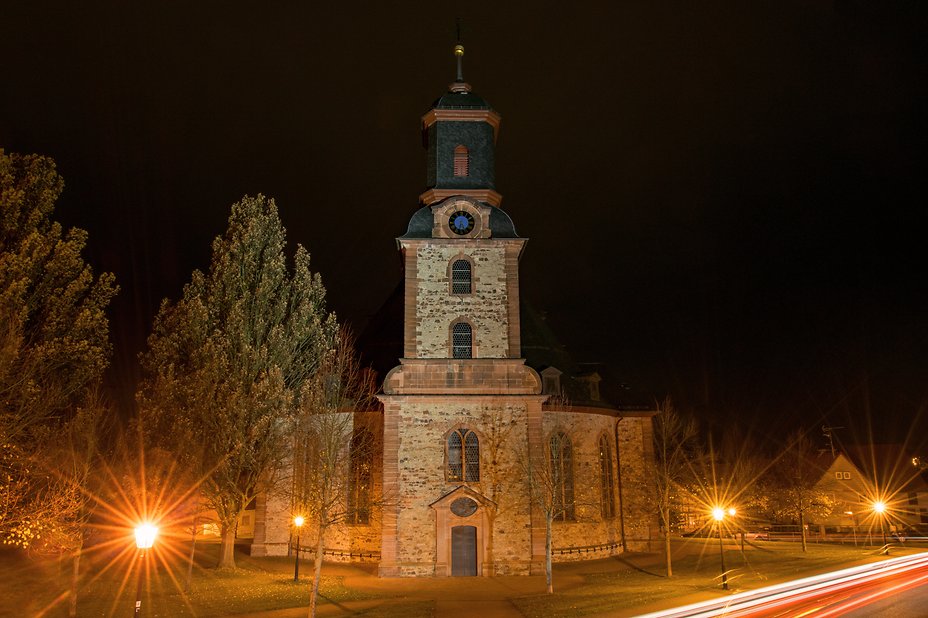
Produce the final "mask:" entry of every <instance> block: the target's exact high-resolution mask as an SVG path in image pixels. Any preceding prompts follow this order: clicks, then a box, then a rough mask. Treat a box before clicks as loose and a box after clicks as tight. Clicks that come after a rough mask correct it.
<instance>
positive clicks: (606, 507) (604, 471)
mask: <svg viewBox="0 0 928 618" xmlns="http://www.w3.org/2000/svg"><path fill="white" fill-rule="evenodd" d="M599 469H600V473H601V474H600V477H599V478H600V483H601V486H600V500H601V509H600V511H601V513H602V516H603V519H612V518H613V517H615V493H614V491H613V489H612V486H613V483H612V449H610V448H609V439H608V438H606V436H600V438H599Z"/></svg>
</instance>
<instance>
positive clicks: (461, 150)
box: [454, 144, 470, 176]
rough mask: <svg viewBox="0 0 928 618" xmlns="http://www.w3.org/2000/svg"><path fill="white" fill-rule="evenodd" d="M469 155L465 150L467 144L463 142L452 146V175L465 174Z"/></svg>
mask: <svg viewBox="0 0 928 618" xmlns="http://www.w3.org/2000/svg"><path fill="white" fill-rule="evenodd" d="M469 159H470V155H469V154H468V152H467V146H464V145H463V144H461V145H458V146H455V148H454V175H455V176H467V168H468V165H469Z"/></svg>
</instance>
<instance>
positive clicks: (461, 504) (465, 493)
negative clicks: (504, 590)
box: [431, 486, 496, 577]
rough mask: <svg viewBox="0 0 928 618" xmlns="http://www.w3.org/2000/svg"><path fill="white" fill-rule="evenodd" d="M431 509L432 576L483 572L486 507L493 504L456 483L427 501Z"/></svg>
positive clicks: (482, 573) (486, 561)
mask: <svg viewBox="0 0 928 618" xmlns="http://www.w3.org/2000/svg"><path fill="white" fill-rule="evenodd" d="M431 507H432V509H434V510H435V541H436V547H435V550H436V551H435V575H438V576H449V575H450V576H453V577H474V576H476V575H485V573H484V565H485V564H488V563H489V559H488V556H486V555H485V554H486V539H487V536H488V529H489V519H488V517H487V509H492V508H495V507H496V504H495V503H494V502H493V501H492V500H489V499H488V498H486V497H484V496H482V495H480V494H479V493H477V492H476V491H474V490H472V489H470V488H469V487H465V486H460V487H458V488H457V489H455V490H454V491H452V492H450V493H448V494H445V495H444V496H442V497H441V498H439V499H438V500H436V501H435V502H433V503H432V504H431Z"/></svg>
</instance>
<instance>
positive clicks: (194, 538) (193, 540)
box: [184, 515, 197, 592]
mask: <svg viewBox="0 0 928 618" xmlns="http://www.w3.org/2000/svg"><path fill="white" fill-rule="evenodd" d="M196 551H197V517H196V515H194V516H193V533H192V534H191V535H190V558H189V559H188V560H187V580H186V581H185V582H184V592H190V582H191V581H192V580H193V557H194V554H195V553H196Z"/></svg>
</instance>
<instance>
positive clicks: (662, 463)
mask: <svg viewBox="0 0 928 618" xmlns="http://www.w3.org/2000/svg"><path fill="white" fill-rule="evenodd" d="M657 409H658V414H657V415H656V416H655V417H654V419H653V424H654V461H653V462H652V464H651V465H652V466H653V474H650V475H648V476H649V477H650V483H651V487H650V489H651V491H650V492H649V493H650V495H651V496H652V497H653V499H654V503H655V506H656V508H657V513H658V516H659V518H660V522H661V525H662V527H663V529H664V555H665V561H666V564H667V577H673V558H672V552H671V546H670V533H671V529H672V527H673V524H674V521H673V518H672V509H673V506H674V502H675V496H676V494H677V493H678V492H681V491H684V490H685V487H686V486H687V485H688V484H689V483H690V481H691V480H692V478H693V462H694V459H695V453H696V450H697V443H696V438H697V426H696V421H695V420H694V419H692V418H686V417H683V416H681V415H680V414H679V413H678V412H677V411H676V409H675V408H674V406H673V402H672V401H671V399H670V398H669V397H667V398H665V399H664V401H663V402H662V403H660V404H658V405H657Z"/></svg>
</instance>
